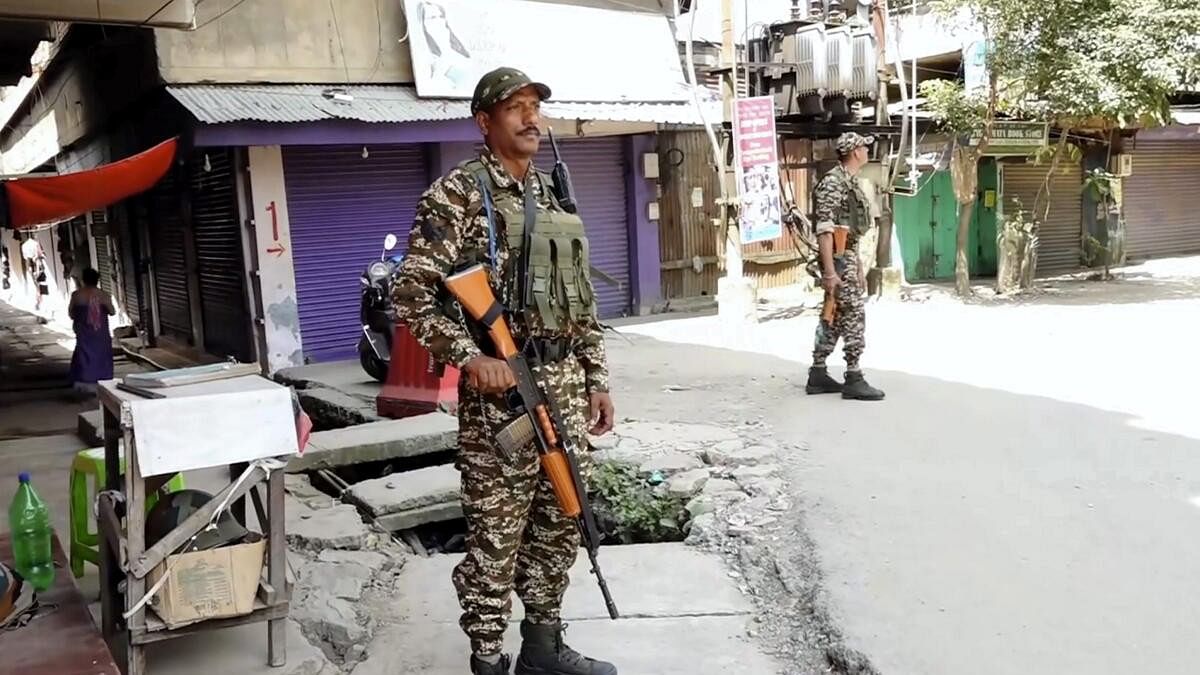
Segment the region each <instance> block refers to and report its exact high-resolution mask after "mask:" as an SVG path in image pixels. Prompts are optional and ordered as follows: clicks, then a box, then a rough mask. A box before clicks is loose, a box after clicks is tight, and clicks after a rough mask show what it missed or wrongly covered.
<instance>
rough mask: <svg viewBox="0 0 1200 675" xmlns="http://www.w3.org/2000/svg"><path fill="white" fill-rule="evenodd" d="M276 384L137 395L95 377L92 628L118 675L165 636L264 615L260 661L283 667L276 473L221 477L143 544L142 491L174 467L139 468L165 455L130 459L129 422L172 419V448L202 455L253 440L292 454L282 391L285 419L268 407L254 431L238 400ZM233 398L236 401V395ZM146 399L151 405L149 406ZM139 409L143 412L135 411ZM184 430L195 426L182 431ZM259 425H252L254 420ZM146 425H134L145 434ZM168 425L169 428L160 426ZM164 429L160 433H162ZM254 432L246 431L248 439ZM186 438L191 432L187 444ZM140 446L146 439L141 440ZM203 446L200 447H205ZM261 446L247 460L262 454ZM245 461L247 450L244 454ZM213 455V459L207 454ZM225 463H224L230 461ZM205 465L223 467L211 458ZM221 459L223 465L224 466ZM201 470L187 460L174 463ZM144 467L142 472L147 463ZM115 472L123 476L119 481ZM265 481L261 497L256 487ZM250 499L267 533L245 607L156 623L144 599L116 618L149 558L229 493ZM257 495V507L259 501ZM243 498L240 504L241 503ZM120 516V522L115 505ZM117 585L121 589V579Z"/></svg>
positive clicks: (192, 529) (237, 382)
mask: <svg viewBox="0 0 1200 675" xmlns="http://www.w3.org/2000/svg"><path fill="white" fill-rule="evenodd" d="M277 387H279V385H277V384H275V383H273V382H271V381H270V380H267V379H265V378H262V377H258V376H249V377H238V378H234V379H228V380H222V381H217V382H207V383H204V384H195V385H187V386H177V387H164V388H161V389H156V390H154V395H153V396H152V397H149V398H148V397H145V396H141V395H139V394H137V393H132V392H129V391H125V390H122V389H119V388H118V387H117V386H116V382H115V381H107V382H101V383H100V387H99V399H100V407H101V409H102V410H103V415H104V448H105V452H104V459H105V476H106V481H107V485H106V490H105V492H102V493H101V494H100V496H99V498H98V511H99V518H98V519H97V520H98V523H97V525H98V530H99V531H100V534H101V537H100V549H101V551H100V586H101V592H100V599H101V614H102V621H101V625H102V628H103V633H104V637H105V639H106V640H108V643H109V646H110V648H111V649H112V651H113V653H124V654H125V655H126V656H125V665H126V667H125V669H124V672H125V675H145V673H146V662H145V652H144V650H145V645H147V644H149V643H152V642H158V641H161V640H169V639H172V638H176V637H180V636H183V635H188V634H193V633H197V632H201V631H205V630H211V629H217V628H225V627H229V626H236V625H242V624H247V623H255V622H260V621H266V622H267V624H268V628H267V653H268V656H267V661H268V663H269V664H270V665H272V666H276V667H278V666H282V665H284V664H285V662H286V659H287V655H286V651H287V648H286V629H287V621H286V619H287V615H288V589H287V585H286V568H287V560H286V542H285V541H284V536H285V535H284V506H283V502H284V492H283V472H282V471H272V472H270V477H269V478H267V476H266V475H265V473H264V471H263V470H262V469H261V468H255V469H254V472H253V473H252V474H251V476H250V478H249V479H247V480H246V481H244V482H242V484H241V485H235V484H234V483H232V482H231V483H230V484H229V485H227V486H226V487H225V488H224V489H223V490H221V491H220V492H218V493H217V494H216V495H215V496H214V499H213V500H212V501H210V502H209V503H208V504H206V505H205V506H204V507H203V508H201V509H199V510H198V511H197V512H196V513H194V514H193V515H192V516H191V517H189V518H188V519H187V520H186V521H185V522H184V523H182V524H181V525H179V527H177V528H176V529H174V530H173V531H171V532H170V533H168V534H166V535H164V536H163V537H162V539H161V540H160V541H159V542H158V543H157V544H155V545H154V546H152V547H149V548H147V547H146V541H145V525H146V506H145V505H146V495H147V494H149V493H152V492H153V491H154V490H156V489H158V487H160V486H162V485H163V484H165V483H166V482H168V481H169V480H170V478H171V477H172V476H173V475H174V474H175V472H176V471H174V470H172V471H170V472H168V473H160V474H158V475H154V476H147V475H144V474H143V468H142V465H143V464H144V463H146V461H147V460H148V459H149V460H151V461H158V462H159V463H160V465H161V464H162V462H164V461H166V462H167V463H170V461H172V460H173V458H170V457H168V458H167V459H166V460H164V459H163V455H162V453H161V451H160V452H159V454H158V455H154V454H153V453H152V452H151V451H150V450H148V449H146V448H144V450H145V452H146V453H147V454H146V456H145V457H139V452H138V429H137V424H135V422H136V420H137V419H138V418H139V415H141V419H143V420H146V419H150V418H153V417H154V416H155V415H158V416H159V417H160V426H161V424H162V422H161V419H163V418H164V417H163V415H164V412H165V414H166V416H165V419H166V421H167V424H168V426H170V425H172V424H176V423H177V424H178V425H179V427H180V429H179V430H178V431H179V433H181V434H183V436H182V439H183V440H181V441H180V445H181V446H183V445H188V446H197V447H200V448H201V451H200V452H201V454H203V455H204V456H206V457H207V456H210V455H211V456H214V457H215V456H218V455H219V456H226V455H227V453H228V452H229V446H231V445H233V446H239V447H241V446H247V447H249V446H253V445H254V443H255V442H258V441H262V442H267V443H269V444H273V445H271V447H273V448H275V449H276V450H278V452H275V453H274V454H276V455H280V456H282V455H285V454H287V453H289V452H295V444H294V428H295V427H294V423H293V420H292V418H291V407H290V398H289V399H288V407H287V412H286V416H281V415H283V413H280V412H279V411H278V410H275V408H277V407H278V405H275V406H274V407H272V412H271V416H269V419H266V428H267V430H268V431H267V432H266V433H265V434H264V433H258V431H259V429H257V428H256V427H255V424H258V423H259V422H261V420H258V421H256V422H255V423H253V424H249V425H247V424H246V423H245V421H244V420H243V419H242V417H253V412H254V411H253V406H252V405H249V407H248V404H247V403H246V401H247V400H248V399H247V398H246V397H247V396H250V397H254V396H261V397H266V398H269V399H271V400H272V401H274V402H275V404H277V403H278V401H277V399H278V394H279V392H278V391H276V390H275V389H274V388H277ZM223 396H228V397H231V398H230V400H231V401H233V403H232V404H229V405H226V406H225V408H222V407H221V405H222V401H223V400H224V398H223ZM239 397H240V398H239ZM154 406H159V407H158V408H157V412H155V410H156V409H152V408H153V407H154ZM139 411H142V412H139ZM147 411H148V412H147ZM281 424H286V425H287V427H288V428H289V429H291V432H290V433H292V436H293V444H292V445H291V449H290V450H288V449H287V448H286V442H282V441H281V440H280V439H281V438H283V439H285V440H286V436H281V435H280V433H279V430H278V428H279V426H280V425H281ZM189 425H190V426H191V427H198V428H194V429H190V430H189V429H188V427H189ZM260 426H261V425H260ZM146 431H147V429H143V432H144V434H145V432H146ZM168 431H170V429H168ZM168 436H169V434H168ZM251 437H253V438H251ZM186 439H191V440H190V441H188V440H186ZM264 439H267V440H264ZM143 440H146V441H147V443H146V444H145V445H147V446H148V445H149V442H148V441H149V439H148V438H146V439H143ZM158 440H159V444H160V447H161V446H162V439H161V428H160V429H159V439H158ZM122 443H123V445H124V448H125V449H126V451H125V453H124V454H125V468H126V472H125V475H124V476H123V477H122V476H121V475H120V473H119V471H118V468H119V464H118V462H119V459H120V455H119V450H120V447H121V444H122ZM206 444H207V445H206ZM185 450H193V451H194V450H196V448H194V447H188V448H184V447H181V448H180V450H179V452H180V454H186V453H185V452H184V451H185ZM265 456H266V455H264V454H263V453H262V452H261V451H260V452H259V454H256V455H254V457H255V458H259V457H265ZM243 459H246V460H250V459H252V458H251V457H249V456H247V457H243ZM214 461H217V460H214ZM232 463H233V462H230V464H232ZM204 466H222V463H220V462H219V461H218V463H216V464H206V465H204ZM224 466H229V464H225V465H224ZM193 468H201V467H200V466H194V465H189V466H187V467H186V468H179V469H178V470H180V471H182V470H190V469H193ZM148 471H149V469H148ZM122 478H123V479H124V480H122ZM264 487H265V488H266V492H267V496H266V498H265V500H264V497H263V495H262V494H261V489H262V488H264ZM115 492H123V493H124V499H125V504H124V506H123V508H122V507H120V506H119V505H118V504H117V503H116V502H115V500H114V499H113V493H115ZM247 495H248V496H250V497H251V498H252V500H253V503H254V507H255V510H256V512H257V515H258V520H259V523H260V524H261V526H262V529H263V534H265V535H266V536H267V539H268V552H267V556H268V558H267V579H266V580H265V581H264V582H262V583H261V585H260V587H259V591H258V597H257V599H256V602H255V605H254V610H253V611H252V612H251V613H250V614H247V615H244V616H238V617H233V618H227V619H210V620H207V621H202V622H200V623H196V624H192V625H188V626H184V627H181V628H176V629H171V628H169V627H168V626H167V625H166V624H165V623H163V622H162V621H161V620H160V619H159V618H158V616H157V615H155V614H154V612H153V611H152V610H150V611H148V610H147V607H145V606H143V607H141V608H140V609H138V611H136V612H135V613H133V614H132V615H131V616H130V617H129V619H128V620H127V621H126V620H125V619H124V618H123V617H122V615H123V614H124V613H125V612H127V611H129V610H130V609H132V608H133V606H134V605H135V604H136V603H137V601H138V600H139V599H141V598H142V597H143V595H144V594H145V593H146V590H147V588H148V584H147V575H148V573H149V572H150V570H151V569H153V568H154V567H155V566H156V565H158V563H160V562H162V561H163V560H165V559H166V557H167V556H168V555H170V554H171V553H172V552H173V551H175V550H177V549H178V548H179V547H180V546H182V545H183V544H185V543H186V542H187V541H188V540H189V539H190V538H191V537H192V535H194V534H195V533H197V532H199V531H200V529H201V528H203V527H204V526H205V525H207V523H208V521H209V519H210V518H211V517H212V515H213V513H214V512H215V511H216V508H217V506H218V505H219V504H220V503H221V502H222V501H223V500H224V499H225V498H226V497H227V496H229V497H230V498H231V499H232V500H236V501H242V500H244V499H245V497H246V496H247ZM264 501H265V504H264ZM243 503H244V502H243ZM120 511H123V512H124V514H125V523H124V526H122V523H121V519H120V517H119V512H120ZM122 584H124V593H122V592H121V585H122Z"/></svg>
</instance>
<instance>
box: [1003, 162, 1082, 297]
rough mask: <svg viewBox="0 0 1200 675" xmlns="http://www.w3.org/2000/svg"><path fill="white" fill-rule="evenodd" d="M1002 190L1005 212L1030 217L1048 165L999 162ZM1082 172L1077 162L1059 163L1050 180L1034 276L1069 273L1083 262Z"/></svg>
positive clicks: (1039, 234) (1039, 235)
mask: <svg viewBox="0 0 1200 675" xmlns="http://www.w3.org/2000/svg"><path fill="white" fill-rule="evenodd" d="M1001 166H1002V167H1003V169H1002V170H1003V179H1002V181H1003V182H1002V185H1001V188H1000V189H1001V190H1002V192H1003V196H1004V213H1005V215H1010V214H1014V213H1016V212H1017V211H1025V212H1026V214H1027V215H1026V218H1031V217H1032V215H1031V214H1032V212H1033V209H1034V203H1035V202H1036V201H1037V195H1038V191H1039V190H1040V189H1041V187H1042V182H1043V181H1044V180H1045V178H1046V172H1047V171H1048V170H1049V166H1048V165H1033V164H1002V165H1001ZM1082 187H1083V171H1082V169H1081V168H1080V167H1079V165H1078V164H1076V165H1073V166H1060V167H1059V169H1058V170H1057V171H1056V172H1055V175H1054V176H1053V178H1051V180H1050V212H1049V213H1048V214H1047V215H1046V218H1045V220H1044V221H1043V222H1042V223H1041V227H1040V228H1039V230H1038V253H1037V256H1038V257H1037V275H1038V276H1040V277H1041V276H1053V275H1057V274H1063V273H1066V272H1072V271H1074V270H1077V269H1079V267H1080V266H1081V265H1082V263H1081V261H1080V258H1081V251H1082V247H1081V243H1080V237H1081V236H1082V232H1083V193H1082Z"/></svg>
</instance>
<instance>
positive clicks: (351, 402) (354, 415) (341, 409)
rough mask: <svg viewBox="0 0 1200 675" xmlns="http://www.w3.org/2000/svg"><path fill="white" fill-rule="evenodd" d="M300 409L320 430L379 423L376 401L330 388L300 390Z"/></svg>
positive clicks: (297, 392)
mask: <svg viewBox="0 0 1200 675" xmlns="http://www.w3.org/2000/svg"><path fill="white" fill-rule="evenodd" d="M296 395H297V397H298V398H299V399H300V407H302V408H304V412H306V413H308V416H309V417H311V418H312V421H313V424H314V425H315V426H316V427H317V428H318V429H340V428H343V427H348V426H353V425H355V424H367V423H369V422H379V421H381V420H382V419H383V418H382V417H380V416H379V415H378V414H376V412H375V401H374V400H367V399H364V398H360V397H358V396H352V395H350V394H347V393H345V392H343V391H338V390H337V389H332V388H330V387H322V386H310V387H308V388H306V389H298V390H297V391H296Z"/></svg>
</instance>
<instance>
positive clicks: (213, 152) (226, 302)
mask: <svg viewBox="0 0 1200 675" xmlns="http://www.w3.org/2000/svg"><path fill="white" fill-rule="evenodd" d="M191 159H192V161H191V180H190V186H189V187H190V188H191V195H190V196H191V207H192V236H193V237H194V241H195V245H196V274H197V275H198V276H199V278H200V310H201V316H202V317H203V327H204V351H206V352H208V353H209V354H213V355H215V356H222V357H224V356H233V357H235V358H237V359H238V360H239V361H241V362H243V363H252V362H254V360H255V358H254V350H253V349H252V347H251V339H252V338H251V335H252V334H253V333H252V327H251V325H250V318H249V307H248V302H249V301H248V298H247V295H246V267H245V263H244V258H245V256H244V255H243V250H242V226H241V213H240V210H239V209H238V193H237V186H236V183H235V181H236V180H237V171H236V170H235V167H234V154H233V150H232V149H230V148H206V149H203V150H197V151H195V153H194V154H193V156H192V158H191Z"/></svg>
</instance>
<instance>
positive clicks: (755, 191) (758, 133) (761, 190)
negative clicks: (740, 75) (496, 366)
mask: <svg viewBox="0 0 1200 675" xmlns="http://www.w3.org/2000/svg"><path fill="white" fill-rule="evenodd" d="M734 119H735V123H734V127H733V133H734V144H735V147H737V169H738V171H737V179H738V192H739V194H740V196H741V205H742V209H741V218H740V219H739V223H740V226H741V231H742V243H743V244H753V243H755V242H759V241H766V240H769V239H775V238H777V237H780V236H782V235H783V212H782V206H781V202H780V199H779V153H778V150H777V147H778V146H777V143H776V140H775V101H774V99H773V98H772V97H770V96H759V97H755V98H743V99H738V101H737V105H736V107H735V111H734Z"/></svg>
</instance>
